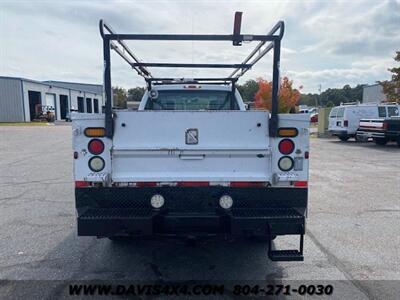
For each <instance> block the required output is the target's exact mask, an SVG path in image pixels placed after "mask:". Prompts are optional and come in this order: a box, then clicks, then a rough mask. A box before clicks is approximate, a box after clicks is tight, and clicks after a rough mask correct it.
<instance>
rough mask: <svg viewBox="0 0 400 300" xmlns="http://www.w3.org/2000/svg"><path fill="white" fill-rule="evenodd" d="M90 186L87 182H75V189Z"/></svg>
mask: <svg viewBox="0 0 400 300" xmlns="http://www.w3.org/2000/svg"><path fill="white" fill-rule="evenodd" d="M86 186H90V182H89V181H75V187H86Z"/></svg>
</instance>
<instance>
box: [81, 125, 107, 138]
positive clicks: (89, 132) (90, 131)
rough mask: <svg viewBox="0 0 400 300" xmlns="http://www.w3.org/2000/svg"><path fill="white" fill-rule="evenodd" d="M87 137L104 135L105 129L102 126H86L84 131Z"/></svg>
mask: <svg viewBox="0 0 400 300" xmlns="http://www.w3.org/2000/svg"><path fill="white" fill-rule="evenodd" d="M84 133H85V135H86V136H87V137H104V136H106V129H105V128H102V127H88V128H85V131H84Z"/></svg>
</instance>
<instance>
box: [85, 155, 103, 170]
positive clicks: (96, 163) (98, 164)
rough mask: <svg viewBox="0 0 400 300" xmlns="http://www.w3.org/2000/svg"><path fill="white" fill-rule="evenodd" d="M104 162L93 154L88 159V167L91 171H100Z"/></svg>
mask: <svg viewBox="0 0 400 300" xmlns="http://www.w3.org/2000/svg"><path fill="white" fill-rule="evenodd" d="M104 166H105V162H104V159H103V158H101V157H100V156H93V157H92V158H91V159H89V168H90V170H92V171H93V172H100V171H102V170H103V169H104Z"/></svg>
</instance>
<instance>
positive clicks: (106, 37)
mask: <svg viewBox="0 0 400 300" xmlns="http://www.w3.org/2000/svg"><path fill="white" fill-rule="evenodd" d="M241 21H242V12H236V13H235V20H234V27H233V34H229V35H221V34H219V35H210V34H117V33H115V31H114V30H113V29H112V27H111V26H110V25H108V24H107V23H106V22H105V21H103V20H100V23H99V28H100V35H101V37H102V39H103V56H104V92H105V95H104V96H105V128H106V135H107V137H108V138H112V137H113V134H114V121H113V108H112V107H113V104H112V102H113V101H112V86H111V58H110V56H111V55H110V51H111V50H114V51H115V52H116V53H117V54H118V55H119V56H120V57H121V58H122V59H123V60H125V61H126V62H127V63H128V64H129V65H130V66H131V67H132V69H134V70H135V71H136V72H137V73H138V75H140V76H142V77H143V78H144V79H145V81H146V83H147V88H148V89H149V90H151V87H152V85H159V84H182V83H201V84H231V85H232V92H234V91H235V84H236V82H237V81H238V79H239V78H240V77H241V76H243V75H244V74H245V73H246V72H247V71H248V70H250V69H251V68H252V67H253V66H254V65H255V64H256V63H257V62H258V61H260V59H261V58H263V57H264V56H265V55H266V54H267V53H268V52H269V51H271V50H274V51H273V71H272V109H271V115H270V119H269V134H270V136H276V133H277V128H278V93H279V86H280V78H279V65H280V52H281V50H280V49H281V40H282V38H283V34H284V29H285V25H284V22H283V21H279V22H278V23H276V25H275V26H274V27H273V28H272V29H271V30H270V31H269V32H268V34H266V35H249V34H241V32H240V29H241ZM126 40H135V41H139V40H141V41H144V40H152V41H231V42H232V44H233V46H241V45H242V42H252V41H258V42H259V43H258V44H257V46H256V47H255V48H254V50H253V51H252V52H251V53H250V54H249V55H248V56H247V57H246V58H245V60H244V61H243V62H242V63H239V64H222V63H220V64H213V63H163V62H143V61H141V60H140V59H139V58H138V57H137V56H136V55H134V54H133V52H132V51H131V50H130V49H129V47H128V46H127V45H126V43H125V42H124V41H126ZM149 67H150V68H154V67H157V68H232V69H234V70H233V72H232V73H231V74H230V75H229V76H228V77H226V78H212V77H210V78H192V79H185V78H154V77H153V75H152V74H151V73H150V71H149V69H148V68H149Z"/></svg>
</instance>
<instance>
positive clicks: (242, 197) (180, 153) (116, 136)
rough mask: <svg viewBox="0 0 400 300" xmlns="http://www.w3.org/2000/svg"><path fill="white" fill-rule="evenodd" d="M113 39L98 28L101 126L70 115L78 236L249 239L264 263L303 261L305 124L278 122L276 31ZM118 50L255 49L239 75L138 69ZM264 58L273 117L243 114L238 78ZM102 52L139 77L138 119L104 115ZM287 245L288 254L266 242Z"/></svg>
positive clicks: (292, 118) (287, 117)
mask: <svg viewBox="0 0 400 300" xmlns="http://www.w3.org/2000/svg"><path fill="white" fill-rule="evenodd" d="M240 21H241V13H236V15H235V25H234V33H233V35H159V34H157V35H151V34H116V33H114V31H113V30H112V29H111V28H110V26H109V25H107V24H106V23H104V22H103V21H101V22H100V31H101V36H102V38H103V42H104V43H103V45H104V48H103V50H104V67H105V69H104V88H105V99H106V103H105V114H104V115H99V114H85V113H74V114H73V117H72V122H73V123H72V124H73V149H74V176H75V196H76V210H77V222H78V235H80V236H97V237H109V238H111V239H115V238H118V237H122V236H133V237H134V236H154V237H155V236H177V237H190V238H193V237H211V236H213V237H222V238H240V237H260V238H263V239H266V240H267V241H269V244H270V248H269V257H270V258H271V259H272V260H286V261H289V260H292V261H293V260H303V236H304V234H305V224H306V215H307V194H308V166H309V163H308V158H309V128H308V127H309V119H308V115H306V114H278V94H279V60H280V47H281V40H282V37H283V31H284V23H283V22H278V23H277V24H276V25H275V27H274V28H273V29H272V30H271V32H270V33H268V34H267V35H243V34H240ZM123 40H166V41H169V40H196V41H231V42H233V44H234V45H235V46H239V45H241V43H242V42H243V41H258V42H259V43H258V45H257V46H256V49H255V50H254V51H253V52H252V53H251V54H250V55H249V56H248V57H247V58H246V59H245V60H244V62H243V63H242V64H193V63H191V64H182V63H144V62H141V61H140V60H139V59H138V58H137V57H136V56H135V55H134V54H133V53H132V51H131V50H130V49H129V48H128V47H127V45H126V44H125V43H124V42H123ZM271 49H273V50H274V54H273V101H272V102H273V106H272V109H271V112H269V111H248V110H246V109H245V105H244V103H243V101H242V98H241V96H240V94H239V92H238V90H237V89H236V86H235V84H236V82H237V80H238V78H239V77H240V76H241V75H243V74H244V73H245V72H246V71H247V70H248V69H250V68H251V67H252V66H253V65H254V64H255V63H256V62H257V61H258V60H259V59H260V58H261V57H263V56H264V55H265V54H266V53H267V52H268V51H269V50H271ZM110 50H115V51H116V52H117V54H119V55H120V56H122V58H124V60H126V61H127V62H128V63H129V65H130V66H131V67H132V68H133V69H134V70H135V71H137V72H138V74H139V75H141V76H143V77H144V79H145V81H146V83H147V91H146V93H145V94H144V96H143V99H142V102H141V103H140V106H139V109H138V110H136V111H133V110H119V109H115V108H113V106H112V92H111V74H110ZM148 67H173V68H179V67H196V68H202V67H204V68H233V69H234V71H233V73H232V74H231V75H230V76H229V77H226V78H192V79H174V78H155V77H153V76H152V75H151V73H150V72H149V70H148ZM280 235H298V236H299V239H300V243H299V248H298V249H295V250H274V249H273V248H272V247H271V240H272V239H273V238H275V237H276V236H280Z"/></svg>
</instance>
